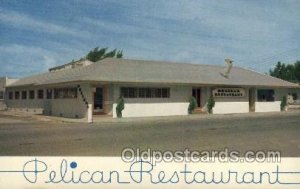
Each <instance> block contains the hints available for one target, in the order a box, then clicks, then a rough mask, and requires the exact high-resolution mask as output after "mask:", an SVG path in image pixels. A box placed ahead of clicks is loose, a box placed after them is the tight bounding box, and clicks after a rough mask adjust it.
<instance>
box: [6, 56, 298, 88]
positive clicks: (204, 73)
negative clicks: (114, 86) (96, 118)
mask: <svg viewBox="0 0 300 189" xmlns="http://www.w3.org/2000/svg"><path fill="white" fill-rule="evenodd" d="M224 69H225V66H215V65H200V64H186V63H170V62H157V61H144V60H129V59H114V58H107V59H104V60H101V61H99V62H97V63H94V64H92V65H90V66H85V67H80V68H74V69H65V70H61V71H56V72H48V73H44V74H39V75H34V76H30V77H26V78H22V79H20V80H18V81H16V82H14V83H13V84H11V85H10V86H22V85H45V84H57V83H65V82H74V81H104V82H133V83H170V84H172V83H174V84H194V85H195V84H199V85H200V84H204V85H233V86H272V87H299V85H298V84H294V83H290V82H287V81H284V80H281V79H277V78H274V77H271V76H268V75H265V74H260V73H257V72H254V71H251V70H246V69H243V68H239V67H234V66H233V68H232V70H231V73H230V75H229V77H228V78H225V77H223V76H222V75H221V74H220V73H222V72H224Z"/></svg>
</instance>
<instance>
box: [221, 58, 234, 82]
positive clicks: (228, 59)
mask: <svg viewBox="0 0 300 189" xmlns="http://www.w3.org/2000/svg"><path fill="white" fill-rule="evenodd" d="M225 62H226V65H227V67H226V70H225V73H224V74H223V76H224V77H227V78H228V76H229V74H230V71H231V68H232V62H233V60H232V59H230V58H226V59H225Z"/></svg>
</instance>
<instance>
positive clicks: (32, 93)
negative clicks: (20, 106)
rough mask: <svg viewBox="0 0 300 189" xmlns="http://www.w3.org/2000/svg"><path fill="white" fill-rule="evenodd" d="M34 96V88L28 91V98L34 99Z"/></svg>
mask: <svg viewBox="0 0 300 189" xmlns="http://www.w3.org/2000/svg"><path fill="white" fill-rule="evenodd" d="M34 98H35V92H34V90H31V91H29V99H34Z"/></svg>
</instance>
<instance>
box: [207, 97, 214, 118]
mask: <svg viewBox="0 0 300 189" xmlns="http://www.w3.org/2000/svg"><path fill="white" fill-rule="evenodd" d="M214 106H215V100H214V98H213V97H212V96H211V97H209V99H208V101H207V111H208V113H210V114H211V113H212V110H213V107H214Z"/></svg>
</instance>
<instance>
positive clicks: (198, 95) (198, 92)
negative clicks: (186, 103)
mask: <svg viewBox="0 0 300 189" xmlns="http://www.w3.org/2000/svg"><path fill="white" fill-rule="evenodd" d="M193 97H195V99H196V101H197V108H200V107H201V88H193Z"/></svg>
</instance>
